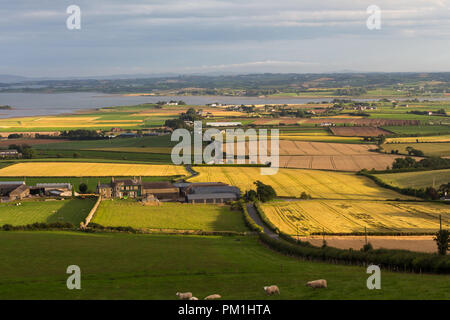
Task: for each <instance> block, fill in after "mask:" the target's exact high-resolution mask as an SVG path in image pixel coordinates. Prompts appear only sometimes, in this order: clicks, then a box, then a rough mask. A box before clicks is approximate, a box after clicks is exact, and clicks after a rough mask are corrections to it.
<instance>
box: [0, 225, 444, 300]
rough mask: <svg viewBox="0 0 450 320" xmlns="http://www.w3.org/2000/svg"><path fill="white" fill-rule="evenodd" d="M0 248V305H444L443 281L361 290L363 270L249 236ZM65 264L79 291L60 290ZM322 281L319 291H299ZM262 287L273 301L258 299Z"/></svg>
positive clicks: (35, 237)
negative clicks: (272, 288)
mask: <svg viewBox="0 0 450 320" xmlns="http://www.w3.org/2000/svg"><path fill="white" fill-rule="evenodd" d="M238 239H239V241H237V240H238ZM0 242H1V243H2V246H0V256H1V257H2V259H0V299H176V298H177V297H176V296H175V293H176V292H177V291H181V292H183V291H191V292H193V294H194V295H195V296H197V297H198V298H200V299H202V298H203V297H205V296H207V295H209V294H212V293H219V294H221V295H222V297H223V298H224V299H450V281H449V280H450V277H449V276H442V275H417V274H407V273H391V272H387V271H383V270H382V282H381V286H382V289H381V290H368V289H367V287H366V280H367V277H368V274H367V273H366V269H365V268H363V267H356V266H343V265H330V264H325V263H316V262H309V261H303V260H299V259H294V258H291V257H287V256H284V255H281V254H279V253H276V252H273V251H271V250H269V249H267V248H265V247H264V246H262V245H260V244H259V243H258V241H257V238H256V237H250V236H247V237H239V238H238V237H200V236H167V235H133V234H87V233H74V232H0ZM25 259H26V263H24V261H25ZM73 264H75V265H78V266H79V267H80V268H81V275H82V279H81V287H82V290H68V289H67V288H66V280H67V277H68V275H67V274H66V269H67V267H68V266H69V265H73ZM322 278H323V279H327V281H328V288H327V289H326V290H313V289H311V288H308V287H306V286H305V283H306V282H307V281H310V280H313V279H322ZM270 284H277V285H278V286H279V288H280V291H281V295H280V296H278V295H276V296H272V297H268V296H267V295H266V294H265V293H264V291H263V286H266V285H270Z"/></svg>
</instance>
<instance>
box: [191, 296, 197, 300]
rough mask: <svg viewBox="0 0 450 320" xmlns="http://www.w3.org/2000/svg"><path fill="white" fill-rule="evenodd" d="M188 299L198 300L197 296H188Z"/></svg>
mask: <svg viewBox="0 0 450 320" xmlns="http://www.w3.org/2000/svg"><path fill="white" fill-rule="evenodd" d="M189 300H198V298H197V297H191V298H189Z"/></svg>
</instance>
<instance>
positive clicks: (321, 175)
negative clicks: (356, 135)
mask: <svg viewBox="0 0 450 320" xmlns="http://www.w3.org/2000/svg"><path fill="white" fill-rule="evenodd" d="M260 169H261V168H257V167H253V168H250V167H212V166H211V167H208V166H205V167H194V170H195V171H197V172H199V173H200V174H199V175H198V176H195V177H193V178H191V179H189V181H190V182H216V181H219V182H224V183H228V184H231V185H234V186H237V187H239V188H240V189H241V191H242V192H245V191H246V190H250V189H255V185H254V184H253V182H255V181H256V180H260V181H261V182H263V183H265V184H269V185H271V186H272V187H273V188H274V189H275V191H276V192H277V194H278V195H279V196H284V197H300V194H301V193H302V192H306V193H308V194H310V195H311V196H312V197H314V198H321V199H396V198H401V199H405V198H408V199H411V198H410V197H407V196H403V195H401V194H399V193H396V192H394V191H391V190H389V189H384V188H380V187H378V186H377V185H376V184H375V183H374V182H373V181H372V180H370V179H368V178H365V177H363V176H358V175H356V174H353V173H346V172H331V171H319V170H303V169H279V170H278V173H277V174H275V175H261V172H260ZM0 172H1V171H0Z"/></svg>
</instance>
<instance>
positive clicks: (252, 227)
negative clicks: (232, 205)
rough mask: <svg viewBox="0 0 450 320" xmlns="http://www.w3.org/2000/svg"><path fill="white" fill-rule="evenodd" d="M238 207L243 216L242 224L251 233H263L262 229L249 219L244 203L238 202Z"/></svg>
mask: <svg viewBox="0 0 450 320" xmlns="http://www.w3.org/2000/svg"><path fill="white" fill-rule="evenodd" d="M239 206H240V207H241V210H242V213H243V216H244V222H245V225H246V226H247V227H248V228H249V229H250V230H252V231H256V232H258V233H261V232H264V229H263V227H261V226H259V225H257V224H256V222H255V221H254V220H253V219H252V217H250V215H249V214H248V210H247V206H246V204H245V202H244V201H242V200H240V201H239Z"/></svg>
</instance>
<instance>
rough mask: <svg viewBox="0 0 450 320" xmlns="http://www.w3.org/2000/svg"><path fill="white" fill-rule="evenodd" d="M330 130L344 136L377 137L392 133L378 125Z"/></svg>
mask: <svg viewBox="0 0 450 320" xmlns="http://www.w3.org/2000/svg"><path fill="white" fill-rule="evenodd" d="M330 130H331V132H333V134H334V135H336V136H343V137H377V136H379V135H383V136H385V135H388V134H390V133H391V132H389V131H387V130H383V129H380V128H377V127H333V128H330Z"/></svg>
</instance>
